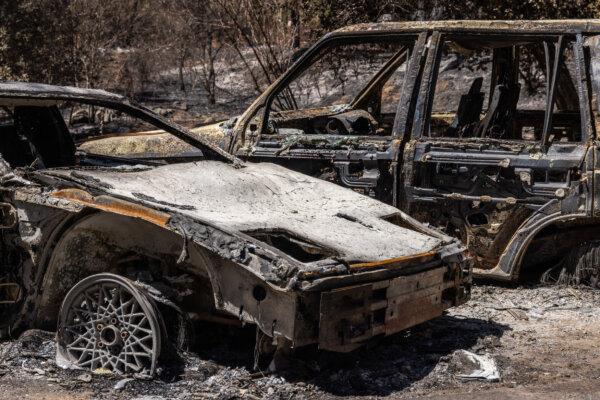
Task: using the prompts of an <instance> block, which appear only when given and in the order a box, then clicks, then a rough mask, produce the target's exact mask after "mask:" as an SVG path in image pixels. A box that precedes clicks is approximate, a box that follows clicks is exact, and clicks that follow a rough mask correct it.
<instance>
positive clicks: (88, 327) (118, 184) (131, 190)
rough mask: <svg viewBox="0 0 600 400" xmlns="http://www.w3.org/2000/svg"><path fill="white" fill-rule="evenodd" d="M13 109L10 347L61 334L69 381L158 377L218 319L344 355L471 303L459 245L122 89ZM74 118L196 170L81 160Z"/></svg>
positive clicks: (5, 254) (8, 223)
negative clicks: (166, 359)
mask: <svg viewBox="0 0 600 400" xmlns="http://www.w3.org/2000/svg"><path fill="white" fill-rule="evenodd" d="M0 106H2V110H3V111H2V115H1V117H2V125H1V126H0V153H1V154H2V159H1V160H0V161H1V167H2V168H1V169H2V171H1V178H0V181H1V194H2V200H1V202H0V210H1V211H2V214H1V217H2V240H1V243H2V279H3V282H2V284H1V286H0V288H2V302H1V303H2V317H3V318H2V321H3V331H2V332H3V333H4V335H5V336H6V335H7V334H8V333H9V332H11V331H13V332H14V331H16V330H22V329H24V328H28V327H40V328H46V329H54V328H57V330H58V333H57V340H58V360H59V362H60V364H61V365H63V366H67V367H76V368H83V369H88V370H92V371H95V370H98V369H99V368H102V369H109V370H111V371H113V372H115V373H143V374H150V375H151V374H153V373H154V372H155V370H156V366H157V363H158V362H159V359H160V355H161V348H162V349H167V348H170V347H172V345H176V346H184V345H185V343H188V342H190V341H191V340H192V333H193V332H194V329H193V327H194V324H195V323H196V322H197V321H201V320H204V321H206V320H208V321H214V322H231V321H234V322H235V321H241V322H244V323H251V324H255V325H256V326H257V329H258V333H259V334H257V338H259V339H260V338H263V339H264V338H269V340H268V342H270V343H274V344H275V346H276V347H279V348H290V347H291V348H295V347H299V346H304V345H309V344H317V345H318V346H319V347H320V348H322V349H327V350H333V351H344V352H345V351H350V350H352V349H354V348H356V347H358V346H360V345H361V344H362V343H364V342H365V341H366V340H367V339H369V338H371V337H373V336H377V335H389V334H392V333H395V332H397V331H399V330H402V329H405V328H408V327H410V326H413V325H415V324H418V323H420V322H423V321H426V320H429V319H431V318H434V317H436V316H439V315H440V314H441V313H442V311H443V310H444V309H447V308H448V307H451V306H455V305H457V304H461V303H463V302H465V301H466V300H467V299H468V297H469V290H470V279H471V276H470V266H471V261H470V259H469V258H468V257H466V256H465V254H464V248H463V247H462V245H461V244H460V242H459V241H458V240H456V239H453V238H450V237H448V236H445V235H443V234H441V233H439V232H438V231H435V230H432V229H429V228H427V227H425V226H424V225H421V224H420V223H418V222H416V221H415V220H413V219H412V218H410V217H408V216H407V215H406V214H404V213H402V212H400V211H398V210H397V209H396V208H394V207H392V206H389V205H386V204H384V203H381V202H379V201H377V200H374V199H371V198H369V197H367V196H363V195H361V194H358V193H355V192H353V191H351V190H349V189H345V188H342V187H340V186H337V185H335V184H333V183H329V182H326V181H323V180H320V179H317V178H313V177H310V176H307V175H303V174H301V173H298V172H294V171H291V170H289V169H286V168H284V167H282V166H278V165H275V164H269V163H261V164H256V163H251V162H242V161H240V160H239V159H237V158H236V157H234V156H232V155H229V154H227V153H226V152H224V151H222V150H221V149H219V148H218V147H217V146H214V145H212V144H210V143H209V142H207V141H205V140H204V139H201V138H198V137H196V136H194V135H193V134H190V133H189V132H188V131H187V130H186V129H185V128H183V127H180V126H178V125H176V124H174V123H172V122H170V121H168V120H166V119H164V118H162V117H160V116H159V115H156V114H154V113H153V112H151V111H149V110H148V109H146V108H144V107H142V106H139V105H136V104H134V103H132V102H130V101H129V100H128V99H126V98H124V97H121V96H119V95H115V94H111V93H108V92H105V91H101V90H83V89H76V88H68V87H57V86H50V85H43V84H26V83H1V84H0ZM73 107H76V109H77V110H81V109H87V110H88V111H89V113H88V115H95V116H96V118H97V119H96V122H95V123H102V121H104V120H103V118H102V117H101V115H102V114H99V110H105V111H102V112H110V113H114V114H118V115H119V116H120V117H121V118H122V119H123V118H125V120H126V121H133V120H135V121H138V122H137V123H139V124H143V125H144V126H146V127H148V128H151V129H158V130H161V131H163V132H167V133H168V134H170V135H172V136H173V137H174V138H175V139H174V140H176V141H177V142H178V144H177V145H178V146H179V145H180V144H187V145H189V146H192V147H193V148H194V149H195V151H196V155H197V157H196V159H195V161H193V162H177V161H176V160H167V159H158V158H156V159H154V160H151V161H150V160H142V159H134V158H124V157H118V156H114V155H102V156H101V155H92V154H87V153H85V152H83V151H78V150H77V149H76V146H75V144H74V140H73V135H77V134H80V132H74V130H73V129H69V128H70V126H71V125H72V124H71V122H72V120H73V118H75V117H74V114H76V113H73V112H68V110H69V108H70V109H71V111H72V110H73ZM98 121H100V122H98ZM88 122H90V125H94V121H88ZM163 353H164V352H163Z"/></svg>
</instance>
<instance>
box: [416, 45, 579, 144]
mask: <svg viewBox="0 0 600 400" xmlns="http://www.w3.org/2000/svg"><path fill="white" fill-rule="evenodd" d="M557 40H558V39H557V38H547V39H545V42H544V41H542V40H539V41H536V42H529V43H527V42H519V41H517V40H514V41H511V40H509V39H506V38H505V39H504V40H503V41H502V42H498V43H486V44H485V45H482V46H481V47H479V46H477V43H476V42H473V41H467V40H464V41H463V40H462V39H457V40H446V41H444V42H443V43H442V49H441V60H440V66H439V72H438V76H437V82H436V86H435V91H434V99H433V105H432V113H431V120H430V125H429V131H428V132H425V134H429V135H430V136H434V137H439V136H442V137H458V138H469V137H474V138H483V137H488V138H495V139H505V140H525V141H539V140H541V138H542V133H543V130H544V118H545V115H546V108H547V107H546V106H547V104H548V101H549V96H548V93H549V78H548V77H547V76H546V75H548V66H547V65H546V64H547V61H546V60H547V59H549V60H550V63H551V64H552V65H553V64H554V53H553V51H554V49H555V44H556V43H557ZM515 42H516V43H517V44H515ZM548 55H549V57H548V58H547V56H548ZM573 60H574V55H573V46H572V43H571V42H567V43H566V45H565V46H564V49H563V51H562V55H561V57H560V61H559V63H558V76H557V89H556V95H555V97H554V108H553V114H552V125H551V127H550V129H549V131H548V142H549V143H552V142H572V141H579V140H580V139H581V122H580V114H579V99H578V97H577V92H576V89H575V83H574V80H573V79H574V77H575V76H576V71H575V66H574V62H573Z"/></svg>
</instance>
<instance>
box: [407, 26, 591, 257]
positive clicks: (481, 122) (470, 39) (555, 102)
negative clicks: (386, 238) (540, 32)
mask: <svg viewBox="0 0 600 400" xmlns="http://www.w3.org/2000/svg"><path fill="white" fill-rule="evenodd" d="M437 38H438V39H437V40H436V42H435V43H434V44H433V45H434V48H435V51H432V52H431V53H430V54H429V56H428V59H427V62H426V66H425V70H424V79H423V82H422V85H421V88H420V93H419V100H418V102H417V105H416V110H415V117H414V120H413V126H412V131H411V140H410V142H409V143H408V145H407V147H406V150H405V152H404V166H403V185H404V192H403V194H404V198H403V206H404V208H406V209H407V210H408V211H409V212H410V213H411V214H412V215H414V216H417V217H420V219H422V220H426V221H428V222H430V223H432V224H435V225H438V226H441V227H443V228H445V229H446V230H447V231H448V232H449V233H451V234H454V235H458V236H460V237H461V238H462V239H463V240H464V241H465V242H466V243H468V245H469V248H470V250H471V251H472V252H473V253H474V254H475V255H476V257H477V258H478V266H480V267H483V268H492V267H494V266H495V265H496V263H497V261H498V259H499V257H500V255H501V254H502V252H503V250H504V249H505V247H506V245H507V243H508V242H509V241H510V239H511V238H512V235H513V234H514V232H515V230H516V229H517V228H518V227H519V226H520V225H521V224H522V223H523V222H524V221H525V220H526V219H528V218H529V217H530V216H531V215H532V214H533V213H534V212H536V213H537V212H550V210H552V211H556V210H557V209H560V208H562V209H563V211H564V212H577V210H581V209H582V208H583V209H586V210H588V212H589V211H590V210H591V203H590V199H591V197H590V196H589V195H586V194H589V193H591V187H590V186H589V183H588V180H587V179H585V175H586V173H587V171H586V166H585V165H584V160H585V157H586V153H587V152H588V150H589V146H590V139H591V138H592V137H593V136H594V131H593V124H592V120H591V114H590V109H589V92H588V88H587V86H586V82H587V78H586V70H587V69H586V64H585V57H584V49H583V46H582V43H583V40H582V37H581V36H578V37H577V36H559V35H547V36H535V37H533V36H531V37H527V36H519V37H517V36H515V37H510V36H507V35H502V36H496V37H494V36H493V35H488V36H469V35H439V36H437ZM580 104H583V105H584V106H580Z"/></svg>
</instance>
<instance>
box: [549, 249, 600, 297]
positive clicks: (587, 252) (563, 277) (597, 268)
mask: <svg viewBox="0 0 600 400" xmlns="http://www.w3.org/2000/svg"><path fill="white" fill-rule="evenodd" d="M541 282H542V283H551V284H559V285H586V286H591V287H594V288H598V287H600V241H598V240H595V241H591V242H586V243H582V244H580V245H579V246H576V247H574V248H573V249H572V250H570V251H569V252H568V253H567V254H566V255H565V257H564V258H563V259H562V260H561V261H560V262H559V263H558V264H557V265H555V266H554V267H552V268H550V269H549V270H547V271H546V272H544V274H543V275H542V278H541Z"/></svg>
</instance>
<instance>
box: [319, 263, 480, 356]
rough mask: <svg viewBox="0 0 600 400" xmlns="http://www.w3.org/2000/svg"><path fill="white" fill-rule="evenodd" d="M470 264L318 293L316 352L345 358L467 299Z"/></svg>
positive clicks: (454, 264) (468, 294)
mask: <svg viewBox="0 0 600 400" xmlns="http://www.w3.org/2000/svg"><path fill="white" fill-rule="evenodd" d="M470 264H471V261H470V260H463V262H462V263H451V264H449V265H441V266H438V267H436V268H433V269H429V270H427V271H422V272H418V273H414V274H410V275H405V276H399V277H396V278H392V279H388V280H382V281H377V282H372V283H366V284H362V285H356V286H351V287H344V288H339V289H333V290H330V291H326V292H322V293H321V297H320V306H319V308H320V313H319V316H320V317H319V335H318V345H319V348H321V349H325V350H330V351H337V352H348V351H352V350H354V349H356V348H357V347H359V346H361V345H362V344H363V343H364V342H365V341H366V340H368V339H370V338H372V337H374V336H387V335H390V334H393V333H396V332H399V331H401V330H404V329H407V328H410V327H412V326H415V325H417V324H420V323H422V322H425V321H428V320H431V319H433V318H436V317H438V316H440V315H441V314H442V312H443V311H444V310H446V309H448V308H450V307H453V306H457V305H460V304H463V303H464V302H466V301H467V300H468V299H469V297H470V286H471V266H470Z"/></svg>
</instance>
